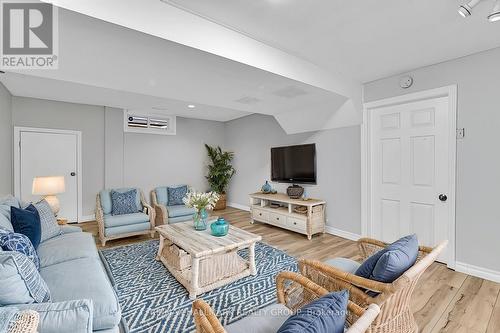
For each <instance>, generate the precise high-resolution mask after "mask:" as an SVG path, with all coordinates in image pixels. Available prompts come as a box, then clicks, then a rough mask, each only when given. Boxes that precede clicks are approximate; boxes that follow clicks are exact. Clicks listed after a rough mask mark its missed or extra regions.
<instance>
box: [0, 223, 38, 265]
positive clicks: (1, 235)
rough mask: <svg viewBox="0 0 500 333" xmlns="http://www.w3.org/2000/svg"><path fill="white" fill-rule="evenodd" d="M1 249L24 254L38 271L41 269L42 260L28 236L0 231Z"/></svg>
mask: <svg viewBox="0 0 500 333" xmlns="http://www.w3.org/2000/svg"><path fill="white" fill-rule="evenodd" d="M0 247H1V248H2V250H4V251H15V252H19V253H22V254H24V255H25V256H26V257H28V258H29V259H31V261H33V263H34V264H35V266H36V268H37V269H39V268H40V258H38V254H37V253H36V250H35V248H34V247H33V244H31V241H30V239H29V238H28V237H27V236H25V235H23V234H17V233H14V232H10V231H8V230H5V229H0Z"/></svg>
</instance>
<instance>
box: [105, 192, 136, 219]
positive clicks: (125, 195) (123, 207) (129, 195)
mask: <svg viewBox="0 0 500 333" xmlns="http://www.w3.org/2000/svg"><path fill="white" fill-rule="evenodd" d="M110 195H111V215H125V214H133V213H137V212H138V211H139V209H138V207H137V204H136V203H135V198H136V197H137V190H136V189H131V190H130V191H127V192H117V191H114V190H111V192H110Z"/></svg>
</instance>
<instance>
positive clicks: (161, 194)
mask: <svg viewBox="0 0 500 333" xmlns="http://www.w3.org/2000/svg"><path fill="white" fill-rule="evenodd" d="M155 192H156V201H157V202H158V204H160V205H163V206H167V204H168V194H167V187H166V186H160V187H157V188H155Z"/></svg>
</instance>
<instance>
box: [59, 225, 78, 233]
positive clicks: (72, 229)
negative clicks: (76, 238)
mask: <svg viewBox="0 0 500 333" xmlns="http://www.w3.org/2000/svg"><path fill="white" fill-rule="evenodd" d="M73 232H82V228H80V227H77V226H76V225H62V226H61V233H62V234H63V235H64V234H70V233H73Z"/></svg>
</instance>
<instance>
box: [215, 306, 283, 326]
mask: <svg viewBox="0 0 500 333" xmlns="http://www.w3.org/2000/svg"><path fill="white" fill-rule="evenodd" d="M291 315H292V310H290V309H288V308H287V307H286V306H284V305H283V304H279V303H278V304H276V303H275V304H271V305H268V306H266V307H265V308H262V309H260V310H256V311H253V312H252V313H251V314H249V315H248V316H246V317H244V318H242V319H240V320H238V321H235V322H234V323H232V324H229V325H227V326H225V327H224V329H225V330H226V332H227V333H271V332H272V333H274V332H276V331H277V330H278V329H279V328H280V327H281V325H283V323H284V322H285V321H286V320H287V319H288V318H289V317H290V316H291Z"/></svg>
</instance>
